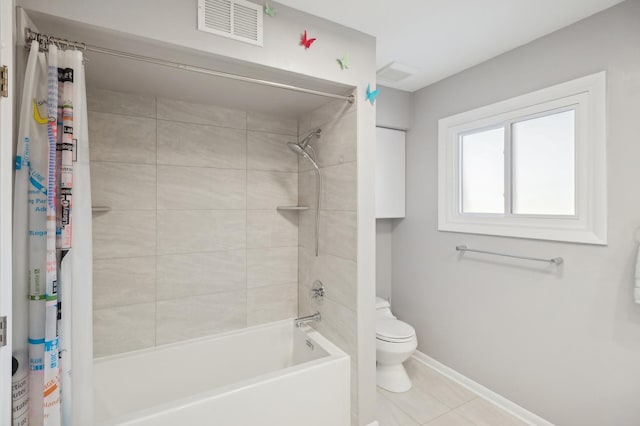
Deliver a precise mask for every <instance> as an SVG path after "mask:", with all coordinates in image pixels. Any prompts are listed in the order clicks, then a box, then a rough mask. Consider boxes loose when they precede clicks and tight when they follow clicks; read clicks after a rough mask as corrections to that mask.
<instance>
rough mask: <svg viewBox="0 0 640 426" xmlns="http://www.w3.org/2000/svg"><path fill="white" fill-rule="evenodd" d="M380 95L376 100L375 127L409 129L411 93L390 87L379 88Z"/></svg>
mask: <svg viewBox="0 0 640 426" xmlns="http://www.w3.org/2000/svg"><path fill="white" fill-rule="evenodd" d="M378 89H380V95H379V96H378V98H377V99H376V126H379V127H388V128H390V129H398V130H408V129H409V128H411V119H412V118H413V117H412V109H411V99H412V93H410V92H403V91H402V90H396V89H391V88H390V87H384V86H379V87H378Z"/></svg>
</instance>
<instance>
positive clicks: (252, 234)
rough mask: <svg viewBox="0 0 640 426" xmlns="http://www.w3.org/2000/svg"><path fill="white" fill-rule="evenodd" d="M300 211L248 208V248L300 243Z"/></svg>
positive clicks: (285, 245)
mask: <svg viewBox="0 0 640 426" xmlns="http://www.w3.org/2000/svg"><path fill="white" fill-rule="evenodd" d="M298 214H299V213H298V212H296V211H287V210H248V211H247V248H263V247H290V246H297V245H298Z"/></svg>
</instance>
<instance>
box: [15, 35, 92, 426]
mask: <svg viewBox="0 0 640 426" xmlns="http://www.w3.org/2000/svg"><path fill="white" fill-rule="evenodd" d="M40 47H41V46H40V45H39V43H38V42H37V41H33V42H32V44H31V51H30V54H29V59H28V63H27V68H26V72H25V83H24V88H23V95H22V105H21V111H20V112H21V114H20V125H19V131H18V145H17V154H16V166H15V167H16V169H15V193H14V243H13V245H14V248H13V251H14V265H13V267H14V330H13V344H14V374H13V383H12V384H13V388H12V390H13V392H12V393H13V395H12V396H13V425H14V426H17V425H20V426H23V425H31V426H39V425H46V426H59V425H65V426H66V425H71V424H72V405H71V395H72V380H71V367H72V363H71V361H72V360H71V354H72V351H71V336H72V326H73V324H72V322H71V319H72V311H71V307H72V303H71V301H72V299H73V295H74V293H75V292H76V291H75V288H78V287H81V286H86V285H89V286H90V285H91V266H90V260H89V266H88V267H80V268H78V267H74V266H75V265H73V259H74V256H73V254H74V247H76V245H75V244H74V243H75V242H76V241H77V240H79V238H77V237H75V235H74V234H75V232H80V233H82V234H84V238H80V240H82V242H81V244H79V245H80V246H84V247H83V248H86V245H87V244H86V241H85V240H86V239H87V238H88V239H89V242H90V235H91V225H90V223H91V221H90V218H91V216H90V215H91V208H90V201H89V203H87V199H88V200H90V196H91V195H90V192H89V190H88V185H87V183H85V182H83V184H82V185H78V186H79V187H80V188H81V189H82V190H83V192H85V193H82V192H80V193H76V188H74V180H78V179H83V180H86V181H88V180H89V176H88V170H87V169H86V167H79V168H78V169H79V170H75V169H76V167H75V165H76V162H77V159H78V155H79V152H78V151H81V150H83V149H85V150H86V151H88V141H87V137H86V134H87V131H86V127H87V126H86V121H85V120H86V111H83V109H86V108H85V106H86V92H85V87H84V69H83V64H82V53H81V52H79V51H75V50H67V51H61V50H59V49H58V48H57V47H56V46H55V45H49V46H48V49H47V50H48V52H47V53H46V54H45V53H44V52H40ZM82 159H83V160H86V162H87V163H88V152H83V153H82ZM79 173H80V174H81V175H82V176H79ZM76 201H80V207H81V208H80V209H77V210H76V208H75V204H76ZM87 206H88V207H87ZM87 215H89V216H88V217H89V219H88V220H87V219H86V216H87ZM76 219H78V220H79V222H80V223H81V225H82V229H74V228H75V227H74V226H73V225H74V222H75V221H76ZM87 223H88V235H87V234H86V232H87ZM72 230H73V232H72ZM79 250H80V249H79ZM89 253H91V250H90V249H89ZM85 260H86V259H85ZM89 294H90V293H89Z"/></svg>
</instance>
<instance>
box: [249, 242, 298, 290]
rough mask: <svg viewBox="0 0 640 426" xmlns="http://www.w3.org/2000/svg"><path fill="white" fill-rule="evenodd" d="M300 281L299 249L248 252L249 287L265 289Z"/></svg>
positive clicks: (271, 249)
mask: <svg viewBox="0 0 640 426" xmlns="http://www.w3.org/2000/svg"><path fill="white" fill-rule="evenodd" d="M296 281H298V248H297V247H279V248H263V249H249V250H247V287H248V288H253V287H263V286H267V285H274V284H285V283H291V282H296Z"/></svg>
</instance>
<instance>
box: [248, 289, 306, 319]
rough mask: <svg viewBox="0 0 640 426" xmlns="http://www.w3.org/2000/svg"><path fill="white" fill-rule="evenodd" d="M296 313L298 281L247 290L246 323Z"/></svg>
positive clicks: (292, 315)
mask: <svg viewBox="0 0 640 426" xmlns="http://www.w3.org/2000/svg"><path fill="white" fill-rule="evenodd" d="M297 314H298V283H296V282H293V283H289V284H285V285H275V286H267V287H260V288H250V289H248V290H247V325H249V326H252V325H257V324H264V323H268V322H272V321H279V320H283V319H287V318H295V317H296V315H297Z"/></svg>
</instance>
